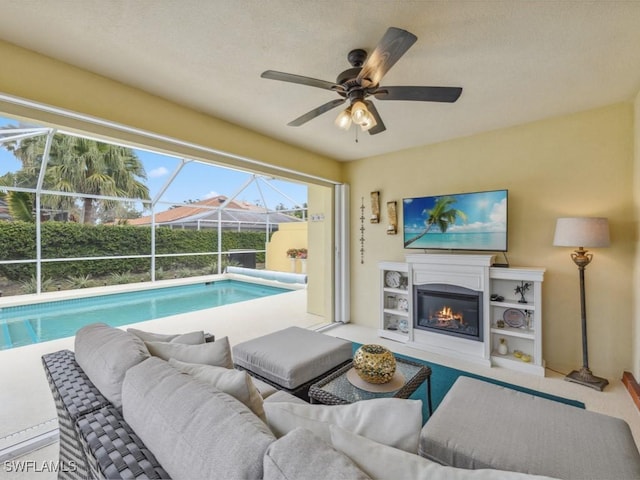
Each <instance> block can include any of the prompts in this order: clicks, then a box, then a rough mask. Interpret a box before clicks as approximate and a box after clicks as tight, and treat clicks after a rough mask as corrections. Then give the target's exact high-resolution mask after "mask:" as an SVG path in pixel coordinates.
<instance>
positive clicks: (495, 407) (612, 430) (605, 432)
mask: <svg viewBox="0 0 640 480" xmlns="http://www.w3.org/2000/svg"><path fill="white" fill-rule="evenodd" d="M418 453H419V454H420V455H421V456H423V457H426V458H428V459H430V460H433V461H436V462H438V463H440V464H443V465H449V466H454V467H462V468H467V469H480V468H494V469H497V470H509V471H515V472H523V473H530V474H537V475H547V476H550V477H554V478H564V479H581V480H584V479H598V480H602V479H605V478H611V479H613V478H616V479H618V478H619V479H623V478H625V479H626V478H640V454H639V453H638V449H637V447H636V444H635V442H634V440H633V436H632V434H631V429H630V428H629V425H628V424H627V423H626V422H625V421H624V420H621V419H619V418H615V417H610V416H607V415H602V414H599V413H595V412H589V411H587V410H583V409H581V408H578V407H572V406H569V405H565V404H563V403H559V402H556V401H553V400H547V399H544V398H540V397H537V396H534V395H529V394H526V393H522V392H517V391H515V390H512V389H509V388H504V387H500V386H498V385H494V384H492V383H487V382H483V381H481V380H475V379H473V378H469V377H459V378H458V380H456V382H455V383H454V385H453V387H451V390H449V392H448V393H447V395H446V396H445V398H444V399H443V400H442V403H441V404H440V405H439V406H438V408H437V409H436V411H435V413H434V414H433V416H432V417H431V418H430V419H429V421H428V422H427V423H426V425H425V426H424V427H423V429H422V432H421V435H420V445H419V452H418Z"/></svg>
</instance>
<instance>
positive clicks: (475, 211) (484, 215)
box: [402, 190, 508, 252]
mask: <svg viewBox="0 0 640 480" xmlns="http://www.w3.org/2000/svg"><path fill="white" fill-rule="evenodd" d="M507 198H508V192H507V190H493V191H488V192H472V193H456V194H452V195H434V196H430V197H414V198H405V199H403V201H402V206H403V207H402V208H403V215H402V227H403V228H402V233H403V235H404V248H415V249H439V250H483V251H492V252H506V251H507Z"/></svg>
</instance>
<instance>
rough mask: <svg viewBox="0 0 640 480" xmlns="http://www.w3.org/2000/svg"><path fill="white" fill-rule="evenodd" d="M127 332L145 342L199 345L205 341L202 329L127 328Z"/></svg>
mask: <svg viewBox="0 0 640 480" xmlns="http://www.w3.org/2000/svg"><path fill="white" fill-rule="evenodd" d="M127 332H129V333H133V334H134V335H135V336H136V337H138V338H139V339H140V340H142V341H143V342H170V343H184V344H185V345H199V344H201V343H204V332H203V331H202V330H200V331H195V332H189V333H174V334H164V333H153V332H145V331H144V330H138V329H137V328H127Z"/></svg>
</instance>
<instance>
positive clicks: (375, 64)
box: [358, 27, 418, 88]
mask: <svg viewBox="0 0 640 480" xmlns="http://www.w3.org/2000/svg"><path fill="white" fill-rule="evenodd" d="M417 39H418V37H416V36H415V35H414V34H413V33H410V32H407V31H406V30H402V29H400V28H395V27H390V28H389V29H387V31H386V32H385V34H384V36H383V37H382V39H380V42H378V45H377V46H376V48H375V50H374V51H373V52H372V53H371V55H369V58H367V60H366V62H365V63H364V65H363V66H362V70H361V71H360V73H359V74H358V81H359V82H360V84H361V85H362V86H363V87H365V88H367V87H371V86H375V85H379V84H380V81H381V80H382V77H383V76H384V75H385V73H387V72H388V71H389V69H390V68H391V67H393V65H394V64H395V63H396V62H397V61H398V60H399V59H400V57H402V55H404V54H405V52H406V51H407V50H409V48H410V47H411V45H413V44H414V43H415V42H416V40H417Z"/></svg>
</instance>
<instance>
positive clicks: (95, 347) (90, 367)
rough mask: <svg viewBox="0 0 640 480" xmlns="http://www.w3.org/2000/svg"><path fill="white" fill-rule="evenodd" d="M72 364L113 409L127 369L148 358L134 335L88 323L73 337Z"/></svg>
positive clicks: (119, 398) (118, 398)
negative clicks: (86, 377)
mask: <svg viewBox="0 0 640 480" xmlns="http://www.w3.org/2000/svg"><path fill="white" fill-rule="evenodd" d="M74 350H75V356H76V362H78V365H80V367H81V368H82V370H84V372H85V373H86V374H87V376H88V377H89V378H90V379H91V381H92V382H93V384H94V385H95V386H96V387H98V390H100V392H102V394H103V395H104V396H105V397H106V398H107V399H108V400H109V401H110V402H111V403H113V405H115V406H116V407H118V408H120V407H121V406H122V382H123V381H124V375H125V373H126V372H127V370H128V369H129V368H130V367H133V366H134V365H137V364H138V363H140V362H142V361H143V360H146V359H147V358H149V352H148V350H147V348H146V347H145V345H144V342H143V341H142V340H140V339H139V338H138V337H136V336H135V335H132V334H131V333H128V332H125V331H124V330H120V329H119V328H114V327H110V326H109V325H106V324H104V323H92V324H91V325H87V326H85V327H82V328H81V329H80V330H78V332H77V333H76V337H75V347H74Z"/></svg>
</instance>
